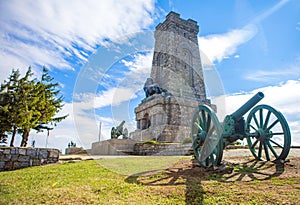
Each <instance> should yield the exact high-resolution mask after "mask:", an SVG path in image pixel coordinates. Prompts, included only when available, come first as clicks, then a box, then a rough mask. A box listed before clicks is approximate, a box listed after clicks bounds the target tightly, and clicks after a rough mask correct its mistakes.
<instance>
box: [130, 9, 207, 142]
mask: <svg viewBox="0 0 300 205" xmlns="http://www.w3.org/2000/svg"><path fill="white" fill-rule="evenodd" d="M198 31H199V26H198V25H197V22H196V21H194V20H191V19H188V20H184V19H181V18H180V15H179V14H177V13H175V12H170V13H169V14H168V15H167V17H166V20H165V21H164V22H163V23H160V24H158V25H157V26H156V30H155V34H154V35H155V48H154V54H153V61H152V69H151V76H150V78H148V79H147V80H146V83H145V86H144V90H145V94H146V98H145V99H143V100H142V102H141V103H140V104H139V105H138V107H137V108H135V114H136V121H137V129H136V131H135V132H133V133H131V134H132V137H133V139H135V140H137V141H145V140H149V139H155V140H158V141H167V142H181V141H183V140H184V138H188V137H189V135H190V126H191V125H190V123H191V119H192V115H193V112H194V110H195V108H196V107H197V106H198V105H199V104H204V103H205V104H210V101H209V100H207V99H206V93H205V85H204V79H203V70H202V66H201V59H200V53H199V46H198V39H197V34H198Z"/></svg>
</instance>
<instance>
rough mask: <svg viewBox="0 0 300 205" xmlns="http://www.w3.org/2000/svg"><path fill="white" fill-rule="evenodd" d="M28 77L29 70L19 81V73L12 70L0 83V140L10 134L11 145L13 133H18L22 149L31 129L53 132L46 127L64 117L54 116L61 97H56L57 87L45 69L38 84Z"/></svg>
mask: <svg viewBox="0 0 300 205" xmlns="http://www.w3.org/2000/svg"><path fill="white" fill-rule="evenodd" d="M32 76H33V73H32V71H31V68H30V67H29V68H28V70H27V72H26V74H25V76H24V77H23V78H21V79H20V78H19V77H20V74H19V71H18V70H16V71H15V70H13V71H12V74H11V76H10V77H9V80H8V81H4V83H3V84H1V89H0V100H1V105H0V126H1V128H0V140H1V139H2V138H3V139H6V138H7V133H11V134H12V139H11V143H10V145H11V146H13V143H14V138H15V135H16V133H17V132H18V133H21V134H22V142H21V146H22V147H25V146H27V142H28V137H29V133H30V130H31V129H36V130H37V131H42V130H43V129H47V130H50V129H53V128H52V127H50V126H56V124H57V123H58V122H60V121H61V120H63V119H65V118H66V117H67V116H62V117H56V116H55V115H56V114H57V113H58V112H59V111H60V110H61V108H62V107H63V104H62V102H63V97H62V96H58V95H59V93H60V91H59V90H58V89H57V87H58V86H59V85H58V83H53V82H52V81H53V78H52V77H51V76H50V75H49V74H48V70H47V69H46V68H43V75H42V78H41V80H40V81H38V80H37V79H32ZM1 136H2V137H1Z"/></svg>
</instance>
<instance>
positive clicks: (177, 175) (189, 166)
mask: <svg viewBox="0 0 300 205" xmlns="http://www.w3.org/2000/svg"><path fill="white" fill-rule="evenodd" d="M196 163H197V162H195V161H194V160H185V161H181V163H177V164H176V165H175V166H174V167H171V168H168V169H166V170H155V171H150V172H143V173H137V174H134V175H131V176H129V177H127V178H126V180H125V181H126V182H127V183H136V184H142V185H144V186H162V187H163V186H166V187H167V186H175V187H176V186H182V185H183V186H185V190H186V191H185V202H186V204H203V199H204V195H205V190H204V188H203V185H202V182H203V181H208V180H216V181H218V182H220V183H232V182H235V181H253V180H269V179H271V178H273V177H278V176H280V175H281V174H282V173H283V172H284V164H276V163H273V162H262V161H256V160H250V161H246V162H242V163H237V164H234V163H230V162H226V161H225V162H224V164H223V165H222V166H221V167H219V168H217V169H212V168H210V169H207V168H203V167H199V166H197V165H196Z"/></svg>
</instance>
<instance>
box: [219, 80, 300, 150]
mask: <svg viewBox="0 0 300 205" xmlns="http://www.w3.org/2000/svg"><path fill="white" fill-rule="evenodd" d="M297 90H300V80H289V81H286V82H284V83H281V84H279V85H276V86H269V87H264V88H259V89H255V90H253V91H251V92H247V93H236V94H231V95H228V96H226V98H225V102H226V113H227V114H230V113H233V112H234V111H235V110H237V109H238V108H239V107H240V106H241V105H243V104H244V103H245V102H246V101H247V100H248V99H250V98H251V97H252V96H253V95H254V94H256V93H257V92H259V91H262V92H263V93H264V94H265V97H264V99H263V100H262V101H261V102H260V103H261V104H267V105H270V106H272V107H274V108H275V109H277V110H278V111H280V112H281V113H282V114H283V115H284V116H285V118H286V120H287V121H288V123H289V126H290V129H291V134H292V143H293V144H294V145H296V144H297V145H299V144H300V137H299V133H300V127H299V124H300V109H299V102H300V94H299V93H298V92H295V91H297ZM220 120H222V119H220Z"/></svg>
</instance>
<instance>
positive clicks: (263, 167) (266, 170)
mask: <svg viewBox="0 0 300 205" xmlns="http://www.w3.org/2000/svg"><path fill="white" fill-rule="evenodd" d="M224 164H225V169H230V170H231V173H230V174H225V175H222V176H221V177H219V178H218V180H219V181H222V182H234V181H254V180H269V179H271V178H273V177H278V176H280V175H281V174H282V173H283V172H284V166H285V164H284V163H280V162H270V161H258V160H255V159H253V160H249V161H245V162H241V163H230V162H226V161H225V162H224ZM223 166H224V165H223Z"/></svg>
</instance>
